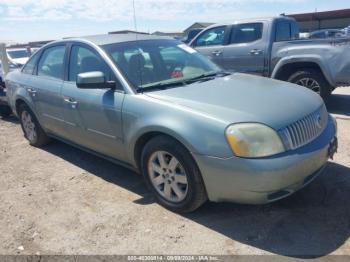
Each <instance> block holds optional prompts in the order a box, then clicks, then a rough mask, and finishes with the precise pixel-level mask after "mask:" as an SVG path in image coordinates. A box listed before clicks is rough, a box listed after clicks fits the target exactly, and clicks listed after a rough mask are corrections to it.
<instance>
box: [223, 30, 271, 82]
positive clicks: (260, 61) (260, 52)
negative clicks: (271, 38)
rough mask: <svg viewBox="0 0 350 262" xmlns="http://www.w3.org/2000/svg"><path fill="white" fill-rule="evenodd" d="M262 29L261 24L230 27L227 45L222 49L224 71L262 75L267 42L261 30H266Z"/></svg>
mask: <svg viewBox="0 0 350 262" xmlns="http://www.w3.org/2000/svg"><path fill="white" fill-rule="evenodd" d="M266 26H267V25H266ZM263 27H264V26H263V23H245V24H236V25H234V26H233V27H232V29H231V34H230V39H229V44H228V45H226V46H225V47H224V48H223V63H222V67H223V68H224V69H226V70H228V71H238V72H244V73H250V74H257V75H263V74H264V71H265V53H266V50H265V49H266V47H267V45H266V43H267V42H265V41H264V39H263V30H267V28H263Z"/></svg>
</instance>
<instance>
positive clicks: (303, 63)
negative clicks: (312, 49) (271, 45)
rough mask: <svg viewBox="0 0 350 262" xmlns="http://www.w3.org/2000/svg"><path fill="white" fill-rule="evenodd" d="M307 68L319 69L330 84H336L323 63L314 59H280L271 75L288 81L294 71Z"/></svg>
mask: <svg viewBox="0 0 350 262" xmlns="http://www.w3.org/2000/svg"><path fill="white" fill-rule="evenodd" d="M305 69H314V70H317V71H319V72H320V73H321V74H322V75H323V76H324V78H325V79H326V80H327V82H328V83H329V85H330V86H334V83H333V82H332V81H331V77H330V76H329V75H328V74H327V73H326V72H327V71H326V70H325V69H324V68H323V66H322V65H321V63H320V62H319V61H317V60H312V59H311V60H300V61H280V62H279V63H278V64H277V65H276V67H275V69H274V71H273V73H272V75H271V77H272V78H275V79H278V80H282V81H287V80H288V78H289V77H290V76H291V75H292V74H293V73H295V72H297V71H299V70H305Z"/></svg>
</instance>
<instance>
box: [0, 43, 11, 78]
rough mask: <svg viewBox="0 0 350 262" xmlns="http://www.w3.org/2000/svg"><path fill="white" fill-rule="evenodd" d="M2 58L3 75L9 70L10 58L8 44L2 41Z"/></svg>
mask: <svg viewBox="0 0 350 262" xmlns="http://www.w3.org/2000/svg"><path fill="white" fill-rule="evenodd" d="M0 60H1V65H2V66H1V67H2V72H3V75H4V76H6V75H7V73H8V72H9V60H8V58H7V53H6V45H5V44H4V43H0Z"/></svg>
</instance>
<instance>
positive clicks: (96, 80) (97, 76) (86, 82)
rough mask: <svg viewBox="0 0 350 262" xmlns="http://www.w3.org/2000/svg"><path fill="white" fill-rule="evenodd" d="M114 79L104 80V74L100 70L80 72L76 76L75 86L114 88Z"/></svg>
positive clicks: (83, 87)
mask: <svg viewBox="0 0 350 262" xmlns="http://www.w3.org/2000/svg"><path fill="white" fill-rule="evenodd" d="M115 85H116V83H115V82H114V81H106V77H105V74H104V73H102V72H100V71H93V72H86V73H80V74H78V76H77V87H78V88H82V89H101V88H103V89H106V88H115Z"/></svg>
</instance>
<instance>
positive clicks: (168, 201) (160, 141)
mask: <svg viewBox="0 0 350 262" xmlns="http://www.w3.org/2000/svg"><path fill="white" fill-rule="evenodd" d="M141 169H142V174H143V176H144V178H145V181H146V183H147V185H148V187H149V188H150V189H151V191H152V192H153V193H154V195H155V196H156V198H157V200H158V202H159V203H160V204H161V205H162V206H164V207H165V208H167V209H169V210H171V211H174V212H179V213H186V212H191V211H194V210H195V209H197V208H198V207H200V206H201V205H202V204H203V203H204V202H205V201H206V200H207V194H206V191H205V186H204V183H203V180H202V176H201V174H200V171H199V169H198V167H197V165H196V163H195V161H194V159H193V157H192V155H191V154H190V153H189V152H188V150H187V149H186V148H185V147H184V146H183V145H181V144H180V143H179V142H177V141H176V140H174V139H172V138H170V137H167V136H157V137H155V138H153V139H151V140H150V141H149V142H148V143H147V144H146V146H145V147H144V149H143V152H142V156H141Z"/></svg>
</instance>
